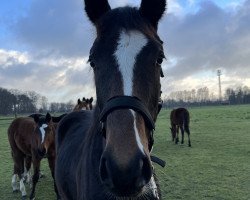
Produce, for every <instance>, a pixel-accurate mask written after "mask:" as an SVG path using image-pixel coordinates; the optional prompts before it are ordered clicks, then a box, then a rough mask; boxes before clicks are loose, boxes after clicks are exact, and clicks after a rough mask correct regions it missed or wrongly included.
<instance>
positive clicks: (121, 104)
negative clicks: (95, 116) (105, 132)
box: [100, 96, 155, 131]
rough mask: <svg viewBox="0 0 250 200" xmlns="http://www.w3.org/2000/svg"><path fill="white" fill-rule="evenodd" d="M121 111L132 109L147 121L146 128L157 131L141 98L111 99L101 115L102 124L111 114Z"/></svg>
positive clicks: (118, 97)
mask: <svg viewBox="0 0 250 200" xmlns="http://www.w3.org/2000/svg"><path fill="white" fill-rule="evenodd" d="M119 109H132V110H134V111H136V112H138V113H140V114H141V115H142V117H143V119H144V121H145V124H146V126H147V127H148V128H149V129H150V130H151V131H152V130H154V129H155V123H154V121H153V119H152V117H151V114H150V113H149V111H148V109H147V108H146V107H145V106H144V104H143V103H142V101H141V100H140V99H139V98H137V97H134V96H115V97H112V98H110V99H109V100H108V101H107V103H106V104H105V106H104V108H103V110H102V112H101V114H100V122H103V123H104V122H105V121H106V120H107V116H108V115H109V114H110V113H111V112H113V111H114V110H119Z"/></svg>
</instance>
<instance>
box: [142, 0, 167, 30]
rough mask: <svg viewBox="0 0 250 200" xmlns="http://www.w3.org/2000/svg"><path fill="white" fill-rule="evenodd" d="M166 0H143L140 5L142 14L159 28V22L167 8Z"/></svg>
mask: <svg viewBox="0 0 250 200" xmlns="http://www.w3.org/2000/svg"><path fill="white" fill-rule="evenodd" d="M166 5H167V2H166V0H142V1H141V6H140V9H139V10H140V13H141V15H142V16H143V17H144V18H146V19H148V20H149V22H150V23H151V24H152V25H153V27H154V28H155V29H157V26H158V22H159V20H160V19H161V17H162V15H163V13H164V11H165V10H166Z"/></svg>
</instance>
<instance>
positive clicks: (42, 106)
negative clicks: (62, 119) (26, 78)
mask: <svg viewBox="0 0 250 200" xmlns="http://www.w3.org/2000/svg"><path fill="white" fill-rule="evenodd" d="M73 107H74V103H73V101H69V102H68V103H57V102H52V103H48V99H47V97H45V96H42V95H40V94H38V93H36V92H34V91H26V92H22V91H19V90H12V89H11V90H8V89H5V88H1V87H0V115H9V114H28V113H35V112H40V113H43V112H47V111H48V112H70V111H72V109H73Z"/></svg>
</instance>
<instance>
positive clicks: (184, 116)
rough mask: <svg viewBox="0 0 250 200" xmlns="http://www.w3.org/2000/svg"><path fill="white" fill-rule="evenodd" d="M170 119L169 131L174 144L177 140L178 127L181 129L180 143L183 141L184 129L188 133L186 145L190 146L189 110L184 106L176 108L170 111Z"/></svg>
mask: <svg viewBox="0 0 250 200" xmlns="http://www.w3.org/2000/svg"><path fill="white" fill-rule="evenodd" d="M170 121H171V127H170V129H171V133H172V139H173V141H174V140H175V144H178V142H179V128H180V129H181V136H182V137H181V144H183V143H184V131H186V133H187V135H188V146H190V147H191V141H190V131H189V121H190V119H189V112H188V110H187V109H185V108H177V109H174V110H172V111H171V114H170Z"/></svg>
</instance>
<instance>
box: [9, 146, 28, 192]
mask: <svg viewBox="0 0 250 200" xmlns="http://www.w3.org/2000/svg"><path fill="white" fill-rule="evenodd" d="M12 158H13V161H14V173H13V176H12V180H11V185H12V189H13V192H17V191H18V190H19V189H20V191H21V192H22V196H26V191H25V187H24V185H23V184H22V181H23V180H22V174H23V172H24V155H23V153H22V152H21V151H19V150H18V149H16V150H15V151H12ZM18 177H19V179H20V187H19V185H18V183H17V179H18Z"/></svg>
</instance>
